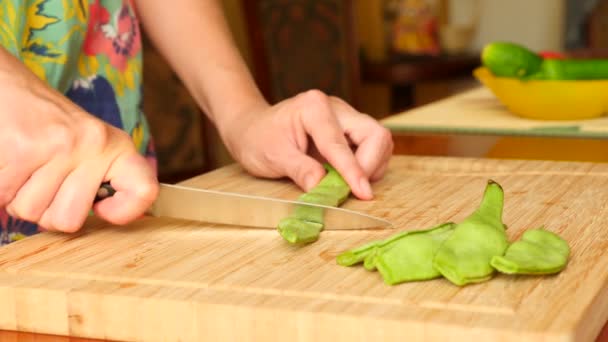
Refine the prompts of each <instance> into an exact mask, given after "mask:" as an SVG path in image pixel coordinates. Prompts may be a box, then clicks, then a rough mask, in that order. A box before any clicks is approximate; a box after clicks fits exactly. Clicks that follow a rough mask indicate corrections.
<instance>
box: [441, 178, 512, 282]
mask: <svg viewBox="0 0 608 342" xmlns="http://www.w3.org/2000/svg"><path fill="white" fill-rule="evenodd" d="M503 196H504V194H503V189H502V187H501V186H500V185H499V184H498V183H496V182H494V181H492V180H489V181H488V184H487V185H486V189H485V191H484V195H483V198H482V200H481V203H480V204H479V206H478V208H477V209H476V210H475V211H474V212H473V213H471V214H470V215H469V216H468V217H467V218H465V219H464V220H463V221H462V222H460V223H458V224H457V225H456V227H455V228H454V232H453V233H452V235H451V236H450V237H448V238H447V240H446V241H445V242H444V243H443V244H442V246H441V247H440V248H439V250H438V251H437V254H436V255H435V257H434V259H433V266H434V267H435V268H436V269H437V270H438V271H439V272H440V273H441V274H442V275H443V276H444V277H445V278H447V279H448V280H449V281H451V282H452V283H454V284H455V285H459V286H463V285H466V284H469V283H475V282H482V281H486V280H488V279H490V278H491V277H492V275H493V273H494V271H495V270H494V268H493V267H492V266H491V265H490V261H491V260H492V258H493V257H494V256H500V255H503V254H504V252H505V250H506V249H507V247H508V245H509V243H508V239H507V235H506V233H505V226H504V225H503V223H502V210H503Z"/></svg>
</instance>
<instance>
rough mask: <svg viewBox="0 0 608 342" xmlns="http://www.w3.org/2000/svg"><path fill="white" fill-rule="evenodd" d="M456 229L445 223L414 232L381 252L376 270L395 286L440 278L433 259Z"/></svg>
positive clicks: (378, 255) (386, 281) (376, 262)
mask: <svg viewBox="0 0 608 342" xmlns="http://www.w3.org/2000/svg"><path fill="white" fill-rule="evenodd" d="M455 226H456V225H455V224H453V223H446V224H443V225H440V226H438V227H436V228H434V229H430V230H426V231H418V232H414V233H412V234H409V235H407V236H405V237H403V238H402V239H399V240H397V241H395V242H394V243H391V244H390V245H388V246H386V247H384V248H381V249H380V250H379V251H378V252H377V254H376V256H375V266H376V267H377V268H378V272H379V273H380V274H381V275H382V278H383V279H384V282H385V283H386V284H389V285H395V284H399V283H402V282H408V281H420V280H429V279H434V278H438V277H441V273H439V271H437V270H436V269H435V267H433V257H434V256H435V254H436V253H437V251H438V250H439V248H440V247H441V245H442V244H443V242H444V241H445V240H446V239H447V238H448V237H449V236H450V235H451V234H452V233H453V231H454V227H455ZM366 261H367V259H366Z"/></svg>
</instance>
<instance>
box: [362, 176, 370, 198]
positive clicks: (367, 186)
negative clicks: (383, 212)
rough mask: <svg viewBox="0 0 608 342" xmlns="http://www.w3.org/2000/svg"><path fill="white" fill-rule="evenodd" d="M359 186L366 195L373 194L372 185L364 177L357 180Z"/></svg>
mask: <svg viewBox="0 0 608 342" xmlns="http://www.w3.org/2000/svg"><path fill="white" fill-rule="evenodd" d="M359 188H360V189H361V192H363V194H364V195H365V196H366V197H370V198H371V197H372V196H373V193H372V186H371V185H370V184H369V181H368V180H367V179H366V178H361V180H360V181H359Z"/></svg>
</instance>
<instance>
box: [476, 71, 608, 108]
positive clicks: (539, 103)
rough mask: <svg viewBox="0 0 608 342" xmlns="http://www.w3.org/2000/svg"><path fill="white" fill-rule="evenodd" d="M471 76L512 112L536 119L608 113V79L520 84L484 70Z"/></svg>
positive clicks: (540, 81)
mask: <svg viewBox="0 0 608 342" xmlns="http://www.w3.org/2000/svg"><path fill="white" fill-rule="evenodd" d="M473 75H474V76H475V78H477V79H478V80H479V81H480V82H481V83H482V84H483V85H485V86H486V87H488V88H489V89H490V90H491V91H492V93H494V95H495V96H496V97H497V98H498V100H499V101H500V102H501V103H502V104H503V105H504V106H506V107H507V109H509V110H510V111H511V112H512V113H514V114H516V115H519V116H521V117H524V118H529V119H535V120H580V119H591V118H597V117H600V116H602V115H604V114H606V112H608V80H589V81H543V80H532V81H521V80H518V79H514V78H505V77H496V76H494V75H493V74H492V73H491V72H490V70H488V69H487V68H485V67H479V68H477V69H475V70H474V71H473Z"/></svg>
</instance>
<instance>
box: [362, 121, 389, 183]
mask: <svg viewBox="0 0 608 342" xmlns="http://www.w3.org/2000/svg"><path fill="white" fill-rule="evenodd" d="M370 127H372V129H370ZM373 128H375V129H373ZM353 135H359V136H361V137H360V138H357V139H353V141H354V142H355V144H356V145H357V151H356V153H355V156H356V158H357V161H358V162H359V164H360V165H361V167H362V168H363V170H364V171H365V174H366V175H368V177H370V180H371V181H376V180H378V179H380V178H382V177H383V176H384V172H385V171H386V168H387V165H388V162H389V160H390V157H391V156H392V154H393V146H394V145H393V140H392V137H391V134H390V132H388V130H386V129H383V128H378V127H376V126H375V125H371V126H369V127H368V128H367V129H362V130H361V132H358V134H353Z"/></svg>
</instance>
